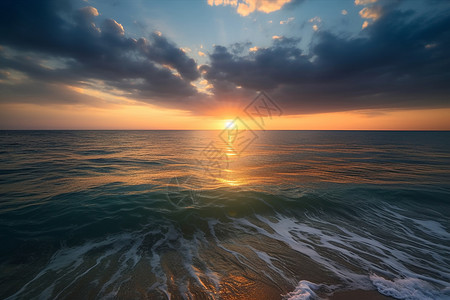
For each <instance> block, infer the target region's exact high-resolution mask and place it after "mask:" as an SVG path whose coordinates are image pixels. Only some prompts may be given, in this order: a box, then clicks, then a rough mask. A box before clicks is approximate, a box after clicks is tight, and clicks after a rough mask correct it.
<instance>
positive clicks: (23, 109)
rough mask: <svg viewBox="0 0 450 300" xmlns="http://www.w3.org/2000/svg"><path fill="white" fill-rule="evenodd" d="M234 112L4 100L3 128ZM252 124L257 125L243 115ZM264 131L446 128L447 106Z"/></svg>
mask: <svg viewBox="0 0 450 300" xmlns="http://www.w3.org/2000/svg"><path fill="white" fill-rule="evenodd" d="M236 115H240V114H239V112H238V111H237V112H236V113H234V112H232V113H231V112H228V113H227V114H224V115H223V117H222V116H218V117H212V116H209V117H205V116H193V115H191V114H190V113H188V112H185V111H181V110H172V109H162V108H159V107H156V106H151V105H139V104H132V105H130V104H117V105H114V106H109V107H98V108H94V107H86V106H70V107H69V106H67V105H64V106H63V105H60V106H41V105H35V104H2V105H1V107H0V117H1V120H0V128H1V129H218V130H220V129H223V128H224V127H225V126H226V122H227V120H230V119H233V118H234V116H236ZM244 121H246V122H247V124H248V125H249V126H250V127H251V128H252V129H253V128H254V129H256V126H255V125H254V124H252V121H251V120H246V119H244ZM266 124H267V127H266V129H268V130H450V109H422V110H364V111H351V112H336V113H321V114H308V115H285V116H281V117H277V118H274V119H272V120H267V122H266Z"/></svg>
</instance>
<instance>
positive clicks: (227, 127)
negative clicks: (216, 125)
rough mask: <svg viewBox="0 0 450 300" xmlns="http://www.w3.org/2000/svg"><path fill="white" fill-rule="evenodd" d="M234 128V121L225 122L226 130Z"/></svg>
mask: <svg viewBox="0 0 450 300" xmlns="http://www.w3.org/2000/svg"><path fill="white" fill-rule="evenodd" d="M233 126H234V120H231V119H230V120H225V128H226V129H231V128H233Z"/></svg>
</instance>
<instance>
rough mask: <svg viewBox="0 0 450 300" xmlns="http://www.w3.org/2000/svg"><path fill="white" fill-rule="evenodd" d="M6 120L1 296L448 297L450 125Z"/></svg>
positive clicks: (0, 155) (1, 167)
mask: <svg viewBox="0 0 450 300" xmlns="http://www.w3.org/2000/svg"><path fill="white" fill-rule="evenodd" d="M252 134H253V135H252V136H251V137H250V138H247V139H245V140H241V143H240V144H239V146H232V147H230V144H229V143H227V141H230V138H231V139H234V137H233V136H232V135H231V136H230V133H224V132H221V131H1V132H0V298H1V299H291V300H293V299H320V298H327V297H331V298H332V297H333V296H332V294H333V293H339V292H342V291H352V290H367V291H373V292H375V293H377V294H379V295H380V296H381V297H382V295H385V296H390V297H394V298H396V299H421V300H422V299H450V217H449V216H450V132H410V131H408V132H390V131H389V132H386V131H385V132H383V131H379V132H377V131H256V132H254V133H252Z"/></svg>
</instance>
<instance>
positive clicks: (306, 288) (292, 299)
mask: <svg viewBox="0 0 450 300" xmlns="http://www.w3.org/2000/svg"><path fill="white" fill-rule="evenodd" d="M319 287H320V285H318V284H315V283H312V282H309V281H307V280H302V281H300V282H299V283H298V285H297V286H296V287H295V290H294V291H292V292H290V293H287V294H286V295H282V296H283V299H285V300H309V299H320V298H319V297H318V296H317V294H316V293H315V292H314V291H315V290H317V289H319Z"/></svg>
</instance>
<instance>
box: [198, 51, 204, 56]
mask: <svg viewBox="0 0 450 300" xmlns="http://www.w3.org/2000/svg"><path fill="white" fill-rule="evenodd" d="M197 54H198V55H199V56H206V54H205V53H203V52H202V51H198V52H197Z"/></svg>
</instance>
